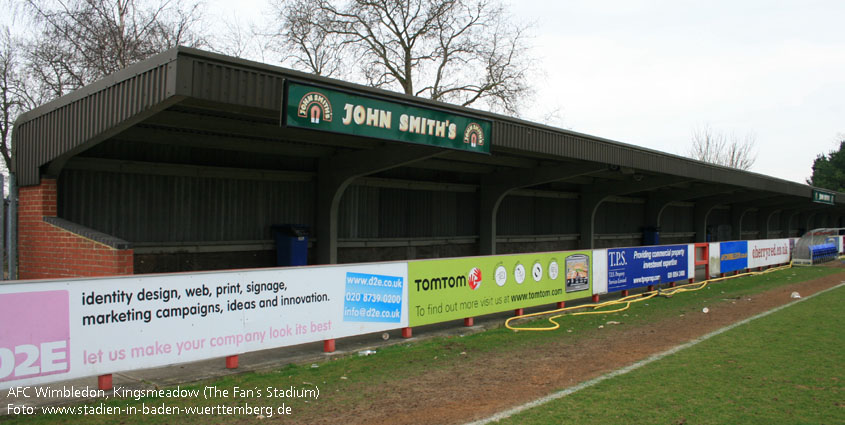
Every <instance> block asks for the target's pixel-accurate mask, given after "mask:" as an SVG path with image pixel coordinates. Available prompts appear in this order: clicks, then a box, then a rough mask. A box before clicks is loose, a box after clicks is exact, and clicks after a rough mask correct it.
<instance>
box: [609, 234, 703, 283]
mask: <svg viewBox="0 0 845 425" xmlns="http://www.w3.org/2000/svg"><path fill="white" fill-rule="evenodd" d="M688 257H689V247H688V246H687V245H665V246H643V247H637V248H620V249H608V250H607V291H608V292H616V291H622V290H625V289H632V288H639V287H643V286H649V285H659V284H662V283H669V282H676V281H679V280H686V279H688V278H689V276H688V272H689V260H688Z"/></svg>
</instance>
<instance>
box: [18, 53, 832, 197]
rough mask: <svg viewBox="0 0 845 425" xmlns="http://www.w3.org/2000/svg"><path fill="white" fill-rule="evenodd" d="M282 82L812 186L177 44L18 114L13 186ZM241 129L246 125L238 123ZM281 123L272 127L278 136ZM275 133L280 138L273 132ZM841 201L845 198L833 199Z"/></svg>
mask: <svg viewBox="0 0 845 425" xmlns="http://www.w3.org/2000/svg"><path fill="white" fill-rule="evenodd" d="M286 78H295V79H298V80H302V81H310V82H314V83H319V84H324V85H330V86H334V87H339V88H346V89H350V90H355V91H357V92H364V93H367V94H370V95H373V96H379V97H385V98H390V99H394V100H399V101H402V102H410V103H414V104H418V105H420V106H427V107H433V108H438V109H443V110H449V111H453V112H458V113H461V114H464V115H476V116H480V117H484V118H486V119H489V120H491V121H493V136H492V139H493V141H492V143H493V154H494V156H495V155H496V152H497V151H498V152H507V153H508V154H509V155H516V156H519V155H526V156H529V157H537V156H538V155H539V156H542V157H543V158H546V159H551V160H554V159H560V160H567V161H571V160H578V161H590V162H595V163H605V164H611V165H618V166H620V167H628V168H632V169H636V170H640V171H642V172H646V173H654V174H660V175H667V176H680V177H686V178H690V179H695V180H700V181H706V182H711V183H727V184H730V185H733V186H740V187H745V188H749V189H754V190H760V191H767V192H773V193H777V194H784V195H791V196H796V197H800V198H804V199H810V196H811V187H810V186H807V185H803V184H799V183H794V182H790V181H786V180H782V179H777V178H773V177H770V176H765V175H761V174H756V173H751V172H744V171H738V170H735V169H730V168H726V167H720V166H715V165H711V164H706V163H703V162H699V161H694V160H691V159H688V158H683V157H680V156H676V155H671V154H667V153H663V152H658V151H654V150H650V149H645V148H642V147H637V146H633V145H629V144H624V143H620V142H616V141H612V140H607V139H603V138H600V137H595V136H590V135H585V134H580V133H577V132H572V131H567V130H562V129H556V128H552V127H548V126H544V125H540V124H535V123H530V122H527V121H523V120H519V119H514V118H509V117H504V116H500V115H496V114H492V113H487V112H482V111H476V110H470V109H467V108H459V107H456V106H454V105H448V104H443V103H439V102H433V101H430V100H427V99H420V98H414V97H410V96H405V95H402V94H399V93H394V92H388V91H384V90H378V89H373V88H367V87H363V86H359V85H356V84H351V83H346V82H341V81H336V80H330V79H326V78H323V77H318V76H313V75H308V74H304V73H300V72H296V71H292V70H288V69H284V68H280V67H275V66H271V65H267V64H261V63H257V62H251V61H246V60H242V59H237V58H232V57H227V56H223V55H219V54H215V53H209V52H204V51H200V50H196V49H190V48H181V47H180V48H175V49H172V50H169V51H167V52H164V53H162V54H160V55H157V56H155V57H152V58H150V59H148V60H146V61H143V62H140V63H138V64H136V65H133V66H132V67H129V68H127V69H125V70H123V71H120V72H118V73H116V74H114V75H112V76H110V77H108V78H105V79H103V80H101V81H98V82H97V83H94V84H91V85H89V86H86V87H83V88H82V89H80V90H78V91H76V92H74V93H71V94H70V95H67V96H64V97H62V98H60V99H57V100H55V101H53V102H50V103H48V104H46V105H44V106H42V107H39V108H37V109H35V110H33V111H31V112H28V113H26V114H23V115H22V116H21V117H20V118H19V119H18V121H17V122H16V124H15V130H14V135H13V144H14V146H13V150H14V155H15V171H16V172H17V175H18V182H19V184H20V185H34V184H38V182H39V178H40V173H41V170H42V167H43V166H45V165H48V164H50V163H51V162H52V161H58V162H59V163H61V162H62V161H63V160H64V159H66V158H69V157H70V156H73V155H76V154H78V153H79V152H81V151H83V150H85V149H87V148H88V147H90V146H93V145H94V144H96V143H99V142H101V141H103V140H105V139H106V138H108V137H111V136H113V135H115V134H117V133H118V132H120V131H122V130H125V129H127V128H129V127H131V126H132V125H135V124H138V123H140V122H142V121H143V120H144V119H145V118H148V117H151V116H153V115H155V114H156V113H157V112H159V111H162V110H164V109H165V108H167V107H168V106H170V105H173V104H175V103H178V102H179V101H182V100H191V99H193V100H198V101H204V102H213V103H216V104H222V105H226V108H227V109H231V110H233V111H238V112H239V113H241V114H258V115H261V116H262V117H263V118H267V117H273V116H278V115H279V111H280V110H281V104H282V96H283V84H284V80H285V79H286ZM244 125H248V124H244ZM281 131H282V130H281V129H280V133H281ZM280 137H282V136H281V135H280ZM837 198H838V199H837V203H845V194H839V196H837Z"/></svg>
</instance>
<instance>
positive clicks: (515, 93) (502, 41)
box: [272, 0, 532, 114]
mask: <svg viewBox="0 0 845 425" xmlns="http://www.w3.org/2000/svg"><path fill="white" fill-rule="evenodd" d="M272 1H273V2H274V3H273V4H274V7H275V9H276V12H277V14H278V15H279V21H280V22H281V27H280V28H277V30H276V32H275V34H277V36H278V37H280V39H281V43H280V44H279V46H281V47H284V48H286V49H287V51H288V52H290V53H289V54H288V55H287V56H286V57H285V59H287V62H288V63H290V64H291V65H292V66H294V67H296V68H299V69H302V70H305V71H308V72H313V73H317V74H321V75H335V74H344V73H345V74H344V75H341V76H343V77H346V78H350V77H352V79H355V76H354V75H349V73H348V70H355V71H357V74H356V75H357V76H359V77H361V78H362V79H363V80H364V81H365V82H366V83H367V84H369V85H372V86H374V87H381V88H386V89H394V90H398V91H401V92H403V93H405V94H409V95H414V96H424V97H428V98H431V99H435V100H440V101H444V102H451V103H455V104H458V105H461V106H468V105H471V104H478V103H484V104H486V105H487V106H488V107H489V108H491V109H494V110H503V111H505V112H508V113H511V114H517V113H518V111H519V102H520V101H521V100H523V99H525V98H527V97H528V95H529V94H530V92H531V88H530V86H529V84H528V73H529V72H530V64H531V63H532V60H531V59H530V58H529V57H527V52H528V50H529V49H528V48H527V46H526V28H525V27H523V26H518V25H514V24H512V23H511V22H510V20H509V16H508V14H507V13H506V11H505V9H504V7H503V6H502V5H501V4H499V3H498V2H497V0H350V1H348V2H346V3H343V4H339V1H337V0H272Z"/></svg>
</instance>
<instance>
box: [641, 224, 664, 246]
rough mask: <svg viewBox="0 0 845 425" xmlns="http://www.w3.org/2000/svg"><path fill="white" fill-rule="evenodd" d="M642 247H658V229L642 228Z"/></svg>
mask: <svg viewBox="0 0 845 425" xmlns="http://www.w3.org/2000/svg"><path fill="white" fill-rule="evenodd" d="M643 245H660V227H653V226H652V227H645V228H643Z"/></svg>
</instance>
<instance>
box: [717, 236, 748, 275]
mask: <svg viewBox="0 0 845 425" xmlns="http://www.w3.org/2000/svg"><path fill="white" fill-rule="evenodd" d="M747 268H748V241H734V242H721V243H719V271H720V272H721V273H730V272H733V271H737V270H745V269H747Z"/></svg>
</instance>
